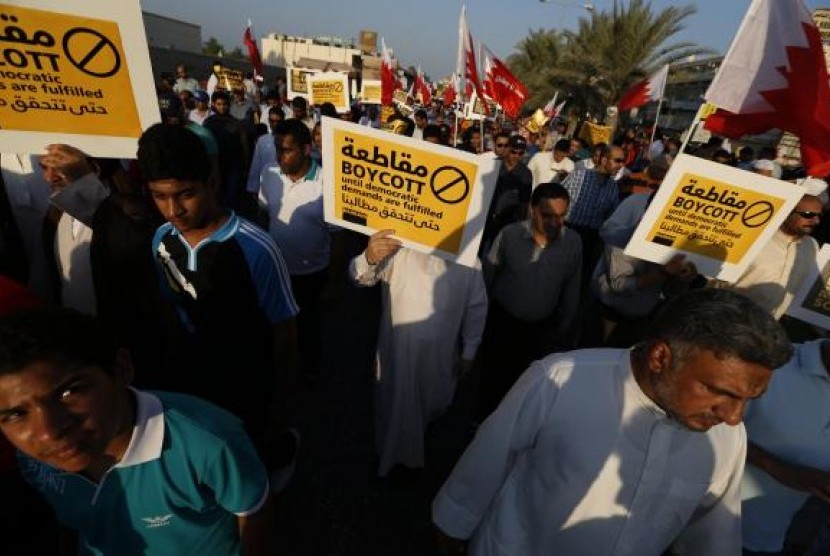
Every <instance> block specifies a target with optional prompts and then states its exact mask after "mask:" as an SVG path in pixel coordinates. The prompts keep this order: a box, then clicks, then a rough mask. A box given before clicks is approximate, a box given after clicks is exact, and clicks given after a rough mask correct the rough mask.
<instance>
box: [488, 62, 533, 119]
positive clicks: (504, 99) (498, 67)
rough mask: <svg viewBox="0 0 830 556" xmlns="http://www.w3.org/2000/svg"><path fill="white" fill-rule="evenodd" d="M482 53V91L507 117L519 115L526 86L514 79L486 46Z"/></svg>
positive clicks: (525, 98) (525, 97)
mask: <svg viewBox="0 0 830 556" xmlns="http://www.w3.org/2000/svg"><path fill="white" fill-rule="evenodd" d="M482 51H483V53H484V92H485V94H486V95H487V96H489V97H490V98H491V99H493V100H494V101H496V103H497V104H498V105H499V106H501V107H502V110H504V113H505V114H506V115H507V116H508V117H509V118H516V117H518V116H519V111H520V110H521V109H522V105H524V103H525V100H527V88H526V87H525V86H524V85H522V82H521V81H519V80H518V79H516V76H514V75H513V74H512V73H511V72H510V70H509V69H507V66H506V65H505V64H504V62H502V61H501V60H499V59H498V58H496V56H495V55H493V53H492V52H491V51H490V49H488V48H487V47H486V46H485V47H483V48H482Z"/></svg>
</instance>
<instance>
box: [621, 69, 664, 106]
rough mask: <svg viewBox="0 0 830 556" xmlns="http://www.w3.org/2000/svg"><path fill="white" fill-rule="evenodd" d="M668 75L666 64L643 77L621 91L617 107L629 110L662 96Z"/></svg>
mask: <svg viewBox="0 0 830 556" xmlns="http://www.w3.org/2000/svg"><path fill="white" fill-rule="evenodd" d="M668 76H669V65H668V64H666V65H665V66H663V67H662V68H660V69H659V70H657V72H656V73H654V74H653V75H651V76H650V77H648V78H646V79H643V80H642V81H640V82H639V83H636V84H635V85H633V86H632V87H631V88H630V89H628V90H627V91H626V92H625V93H623V96H622V98H621V99H620V102H619V103H617V107H618V108H619V109H620V110H631V109H632V108H638V107H640V106H643V105H644V104H647V103H649V102H652V101H657V100H660V99H661V98H663V91H664V90H665V88H666V78H667V77H668Z"/></svg>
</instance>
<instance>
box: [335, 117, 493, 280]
mask: <svg viewBox="0 0 830 556" xmlns="http://www.w3.org/2000/svg"><path fill="white" fill-rule="evenodd" d="M323 160H326V161H329V162H326V164H325V166H324V170H325V172H326V175H325V178H326V184H325V192H324V199H325V214H326V221H328V222H331V223H333V224H337V225H338V226H342V227H344V228H348V229H351V230H355V231H358V232H361V233H364V234H372V233H375V232H377V231H379V230H384V229H393V230H395V237H397V238H398V239H400V240H401V241H402V242H403V243H404V245H406V246H407V247H411V248H413V249H417V250H419V251H423V252H426V253H432V254H434V255H437V256H440V257H443V258H446V259H449V260H453V261H456V262H458V263H461V264H464V265H467V266H474V265H475V264H476V253H477V251H478V246H479V242H480V241H481V232H482V230H483V228H484V223H485V219H486V212H487V207H488V206H489V204H490V198H491V196H492V195H493V190H494V189H495V183H496V179H497V177H498V162H497V161H496V159H494V158H489V157H487V158H485V157H477V156H475V155H472V154H470V153H465V152H461V151H458V150H455V149H450V148H448V147H442V146H438V145H433V144H431V143H428V142H426V141H421V140H418V139H412V138H410V137H405V136H400V135H394V134H391V133H387V132H383V131H378V130H375V129H371V128H368V127H365V126H359V125H355V124H352V123H349V122H344V121H342V120H334V119H332V118H324V119H323Z"/></svg>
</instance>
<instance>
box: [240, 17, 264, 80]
mask: <svg viewBox="0 0 830 556" xmlns="http://www.w3.org/2000/svg"><path fill="white" fill-rule="evenodd" d="M242 42H244V43H245V48H247V49H248V59H249V60H250V61H251V65H252V66H253V68H254V79H256V80H257V81H261V80H262V79H263V75H264V74H263V71H262V57H261V56H260V55H259V48H257V45H256V40H255V39H254V34H253V32H252V31H251V20H250V19H249V20H248V27H247V28H246V29H245V34H244V35H242Z"/></svg>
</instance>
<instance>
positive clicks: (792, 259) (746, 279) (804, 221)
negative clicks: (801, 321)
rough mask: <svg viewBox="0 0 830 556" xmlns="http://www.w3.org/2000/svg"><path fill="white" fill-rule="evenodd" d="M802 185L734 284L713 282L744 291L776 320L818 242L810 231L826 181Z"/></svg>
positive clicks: (802, 276)
mask: <svg viewBox="0 0 830 556" xmlns="http://www.w3.org/2000/svg"><path fill="white" fill-rule="evenodd" d="M803 188H804V191H805V195H804V196H803V197H802V198H801V199H800V200H799V201H798V204H796V206H795V208H794V209H793V210H792V212H791V213H790V215H789V216H788V217H787V219H786V220H784V222H783V223H782V224H781V226H780V227H779V228H778V230H776V231H775V234H774V235H773V236H772V238H771V239H770V240H769V241H768V242H767V243H766V245H764V247H763V249H761V251H760V252H759V253H758V256H756V257H755V259H754V260H753V261H752V262H751V263H750V264H749V266H747V268H746V270H745V271H744V272H743V274H742V275H741V276H740V277H739V278H738V279H737V280H736V281H735V283H734V284H726V283H723V282H715V284H714V285H715V286H717V287H724V288H728V289H732V290H734V291H737V292H739V293H742V294H744V295H745V296H747V297H749V298H750V299H752V300H753V301H755V302H756V303H757V304H759V305H760V306H761V307H763V308H765V309H766V310H767V311H769V312H770V313H772V315H773V316H774V317H775V318H777V319H780V318H781V317H782V315H784V313H786V311H787V309H788V308H789V306H790V303H792V300H793V297H794V296H795V293H796V292H797V291H798V289H799V288H800V287H801V284H802V282H804V280H805V278H806V277H807V275H809V273H810V271H811V270H812V269H813V268H815V266H816V254H817V253H818V243H817V242H816V240H815V239H813V238H812V237H810V234H811V233H812V232H813V230H814V229H815V227H816V226H817V225H818V224H819V221H820V220H821V215H822V210H823V207H824V202H823V201H822V196H825V197H826V193H825V191H826V189H827V184H826V183H825V182H824V180H812V179H811V180H809V181H805V182H803Z"/></svg>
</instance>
